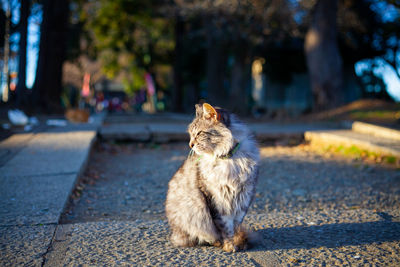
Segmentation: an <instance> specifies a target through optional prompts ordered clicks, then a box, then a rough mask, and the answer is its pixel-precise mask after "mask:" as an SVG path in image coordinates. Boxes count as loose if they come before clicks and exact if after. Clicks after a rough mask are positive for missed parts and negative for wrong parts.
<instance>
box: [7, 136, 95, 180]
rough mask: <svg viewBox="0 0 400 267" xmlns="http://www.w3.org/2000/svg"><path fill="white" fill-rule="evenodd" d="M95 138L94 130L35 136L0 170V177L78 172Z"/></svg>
mask: <svg viewBox="0 0 400 267" xmlns="http://www.w3.org/2000/svg"><path fill="white" fill-rule="evenodd" d="M95 136H96V132H94V131H80V132H62V133H39V134H36V135H35V136H34V137H33V138H32V139H31V140H30V141H29V144H28V145H27V146H26V147H25V148H24V149H22V150H21V151H20V152H19V153H18V154H17V155H16V156H15V157H13V158H12V159H11V160H10V161H8V162H7V164H5V165H4V166H3V167H1V168H0V178H1V177H17V176H28V175H34V176H40V175H49V174H63V173H79V172H80V171H81V168H82V165H83V163H84V162H85V160H86V159H87V156H88V153H89V149H90V147H91V144H92V142H93V141H94V138H95Z"/></svg>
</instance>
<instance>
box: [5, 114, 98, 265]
mask: <svg viewBox="0 0 400 267" xmlns="http://www.w3.org/2000/svg"><path fill="white" fill-rule="evenodd" d="M100 123H101V118H98V119H97V120H96V121H95V122H94V123H92V124H85V125H69V126H66V127H60V128H52V127H47V129H46V131H44V132H36V133H26V134H16V135H13V136H11V137H10V138H8V139H6V140H4V141H3V142H1V143H0V207H1V209H0V265H1V266H41V265H42V263H43V262H44V258H43V256H44V255H45V254H46V253H47V250H48V248H49V246H50V244H51V241H52V238H53V236H54V233H55V231H56V227H57V225H58V221H59V218H60V215H61V213H62V211H63V209H64V206H65V204H66V201H67V199H68V197H69V194H70V192H71V191H72V189H73V187H74V184H75V181H76V180H77V177H78V176H79V175H80V173H81V171H82V170H83V169H84V167H85V163H86V161H87V159H88V154H89V151H90V148H91V145H92V143H93V141H94V140H95V136H96V132H97V128H98V127H99V125H100Z"/></svg>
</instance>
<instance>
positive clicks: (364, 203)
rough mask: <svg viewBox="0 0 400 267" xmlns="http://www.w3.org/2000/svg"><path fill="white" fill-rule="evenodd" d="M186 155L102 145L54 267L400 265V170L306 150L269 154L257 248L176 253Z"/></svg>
mask: <svg viewBox="0 0 400 267" xmlns="http://www.w3.org/2000/svg"><path fill="white" fill-rule="evenodd" d="M187 153H188V148H187V145H186V144H180V143H177V144H168V145H160V146H158V145H143V144H123V145H113V144H107V143H102V144H98V145H97V146H96V147H95V149H94V151H93V153H92V155H91V158H90V161H89V166H88V169H87V171H86V173H85V176H84V177H82V179H81V182H80V183H79V184H78V185H77V188H76V190H75V191H74V194H73V197H72V198H71V200H70V204H69V206H68V207H67V209H66V212H65V213H64V215H63V217H62V220H61V223H62V224H64V225H62V226H60V227H59V229H58V230H57V233H58V236H62V237H60V238H58V239H57V238H56V239H55V241H54V242H53V245H52V249H51V250H50V253H49V255H48V257H47V258H48V261H47V262H46V264H47V265H48V266H51V265H53V264H56V263H57V264H68V265H69V264H71V265H79V264H83V263H86V264H89V263H90V264H94V265H98V264H100V265H103V264H106V265H108V264H111V265H119V264H123V263H126V264H133V263H136V264H140V265H162V264H166V265H168V264H176V263H179V264H181V265H182V264H185V265H196V266H197V265H209V264H210V263H214V264H216V265H220V266H227V265H241V266H260V265H261V266H275V265H285V266H286V265H289V266H291V265H306V266H309V265H313V266H314V265H322V266H330V265H384V266H399V265H400V256H399V255H400V172H399V170H396V169H394V168H388V167H385V166H380V165H366V164H363V163H362V162H359V161H355V160H351V159H348V158H342V157H339V156H336V155H332V154H319V153H316V152H315V151H314V150H312V149H311V148H310V147H308V146H303V145H301V146H296V147H262V148H261V156H262V161H261V169H260V177H259V184H258V188H257V194H256V198H255V201H254V202H253V205H252V207H251V208H250V210H249V215H248V216H247V218H246V224H247V225H248V226H249V227H250V228H251V229H253V231H254V238H255V239H254V241H253V247H252V249H250V250H249V251H247V252H241V253H237V254H227V253H224V252H222V251H221V250H219V249H216V248H211V247H199V248H187V249H176V248H173V247H171V246H170V244H169V242H168V241H167V233H168V230H167V226H166V223H165V215H164V206H163V204H164V200H165V196H166V190H167V184H168V181H169V179H170V177H171V176H172V175H173V173H174V172H175V171H176V169H177V168H178V167H179V166H180V164H181V163H182V161H183V160H184V158H185V157H186V155H187ZM116 238H117V240H116ZM118 240H119V241H118ZM117 241H118V242H117ZM85 251H88V253H86V254H85ZM89 251H92V252H91V253H89ZM82 255H86V256H82Z"/></svg>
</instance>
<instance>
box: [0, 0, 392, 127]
mask: <svg viewBox="0 0 400 267" xmlns="http://www.w3.org/2000/svg"><path fill="white" fill-rule="evenodd" d="M399 8H400V3H399V2H398V1H396V0H385V1H376V0H339V1H334V0H325V1H323V0H302V1H290V0H248V1H237V0H215V1H212V0H206V1H203V0H201V1H200V0H175V1H174V0H166V1H163V0H97V1H96V0H57V1H56V0H21V1H19V0H2V2H1V9H0V32H1V33H0V37H1V39H0V51H1V55H0V57H1V62H0V64H1V65H0V67H1V69H2V75H1V90H0V91H1V93H0V94H1V104H0V109H1V110H2V114H6V113H5V112H6V111H7V110H10V109H16V108H18V109H19V110H22V111H24V112H25V113H27V114H63V113H64V112H68V111H72V112H73V111H74V110H75V111H76V110H86V111H89V112H90V113H94V112H102V111H108V112H115V113H124V114H138V113H142V112H144V113H155V112H183V113H193V110H194V109H193V105H194V104H195V103H199V102H202V101H206V102H209V103H211V104H213V105H217V106H221V107H225V108H228V109H230V110H232V111H234V112H236V113H238V114H240V115H242V116H248V117H255V118H263V119H284V118H298V117H302V116H305V115H308V114H317V113H318V114H321V112H323V111H326V110H335V108H336V109H337V108H345V109H346V108H349V105H348V104H349V103H352V104H351V105H352V106H350V107H353V111H354V112H359V111H360V110H361V109H362V108H371V107H379V108H380V111H379V112H378V113H375V116H378V117H379V116H381V117H382V118H386V117H385V116H387V117H388V118H389V117H390V119H392V120H398V119H399V118H400V113H399V112H398V110H399V105H398V104H396V102H397V101H400V27H399V26H400V9H399ZM361 99H363V100H361ZM365 99H368V100H365ZM346 105H347V106H346ZM385 112H388V113H385ZM354 114H357V113H354ZM354 114H353V115H354ZM367 115H368V114H367ZM72 116H73V115H72ZM359 116H366V114H365V113H360V114H359Z"/></svg>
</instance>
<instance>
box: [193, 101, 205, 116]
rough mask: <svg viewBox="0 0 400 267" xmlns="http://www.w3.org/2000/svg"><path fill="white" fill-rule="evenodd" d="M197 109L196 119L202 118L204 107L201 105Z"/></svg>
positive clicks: (197, 105)
mask: <svg viewBox="0 0 400 267" xmlns="http://www.w3.org/2000/svg"><path fill="white" fill-rule="evenodd" d="M194 107H195V108H196V117H201V116H202V115H203V107H202V105H201V104H196V105H195V106H194Z"/></svg>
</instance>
